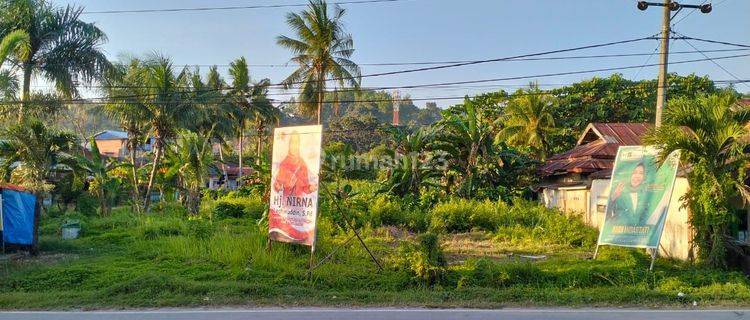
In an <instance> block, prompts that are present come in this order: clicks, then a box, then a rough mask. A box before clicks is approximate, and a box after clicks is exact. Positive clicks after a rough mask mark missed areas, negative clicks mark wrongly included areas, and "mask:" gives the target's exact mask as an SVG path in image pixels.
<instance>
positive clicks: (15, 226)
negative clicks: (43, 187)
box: [2, 189, 36, 245]
mask: <svg viewBox="0 0 750 320" xmlns="http://www.w3.org/2000/svg"><path fill="white" fill-rule="evenodd" d="M2 194H3V203H2V205H3V241H4V242H5V243H12V244H21V245H30V244H31V243H32V242H33V241H34V207H35V206H36V196H34V195H33V194H30V193H26V192H20V191H16V190H11V189H3V190H2Z"/></svg>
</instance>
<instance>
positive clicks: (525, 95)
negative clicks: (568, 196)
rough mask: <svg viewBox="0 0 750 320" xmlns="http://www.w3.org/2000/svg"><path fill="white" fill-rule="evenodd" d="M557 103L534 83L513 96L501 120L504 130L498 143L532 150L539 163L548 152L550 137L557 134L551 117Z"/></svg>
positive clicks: (498, 135)
mask: <svg viewBox="0 0 750 320" xmlns="http://www.w3.org/2000/svg"><path fill="white" fill-rule="evenodd" d="M556 107H557V99H556V98H555V97H553V96H552V95H550V94H549V93H546V92H544V91H542V90H541V89H539V85H538V84H536V83H532V84H531V85H530V86H529V89H527V90H518V92H516V93H514V94H512V95H511V97H510V100H509V101H508V105H507V106H506V108H505V110H504V115H505V118H503V119H501V120H500V122H501V123H500V125H502V127H503V128H502V129H501V130H500V131H499V132H498V133H497V136H496V139H498V140H503V141H507V142H508V143H509V144H511V145H514V146H526V147H530V148H531V149H532V150H533V151H534V153H535V155H536V156H537V157H538V159H541V160H544V159H545V158H546V157H547V155H548V152H549V149H550V145H549V135H550V134H552V133H553V132H554V131H555V119H554V117H553V115H552V113H553V112H554V109H555V108H556Z"/></svg>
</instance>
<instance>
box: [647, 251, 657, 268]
mask: <svg viewBox="0 0 750 320" xmlns="http://www.w3.org/2000/svg"><path fill="white" fill-rule="evenodd" d="M650 250H651V266H649V267H648V271H654V262H655V261H656V255H657V254H658V253H659V248H658V247H657V248H654V249H650Z"/></svg>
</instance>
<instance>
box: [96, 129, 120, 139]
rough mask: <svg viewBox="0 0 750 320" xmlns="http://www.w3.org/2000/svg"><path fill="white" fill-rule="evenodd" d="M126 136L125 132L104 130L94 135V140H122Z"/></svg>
mask: <svg viewBox="0 0 750 320" xmlns="http://www.w3.org/2000/svg"><path fill="white" fill-rule="evenodd" d="M127 138H128V133H127V132H125V131H117V130H104V131H102V132H99V133H97V134H95V135H94V139H95V140H123V139H127Z"/></svg>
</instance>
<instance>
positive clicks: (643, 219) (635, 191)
mask: <svg viewBox="0 0 750 320" xmlns="http://www.w3.org/2000/svg"><path fill="white" fill-rule="evenodd" d="M657 153H658V151H657V150H656V149H655V148H653V147H643V146H624V147H620V148H619V149H618V151H617V158H616V160H615V165H614V168H613V169H612V178H611V180H610V186H609V198H608V199H607V210H606V213H605V216H604V223H603V224H602V229H601V232H600V233H599V245H605V244H607V245H616V246H624V247H636V248H657V247H658V246H659V239H660V238H661V233H662V230H663V229H664V222H665V220H666V218H667V211H668V210H669V202H670V201H671V199H672V189H673V187H674V181H675V177H676V176H677V169H678V167H679V161H680V155H679V152H677V151H675V152H672V153H671V154H670V155H669V156H668V157H667V159H666V160H665V161H664V163H663V164H662V165H661V166H659V165H658V163H657Z"/></svg>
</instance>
